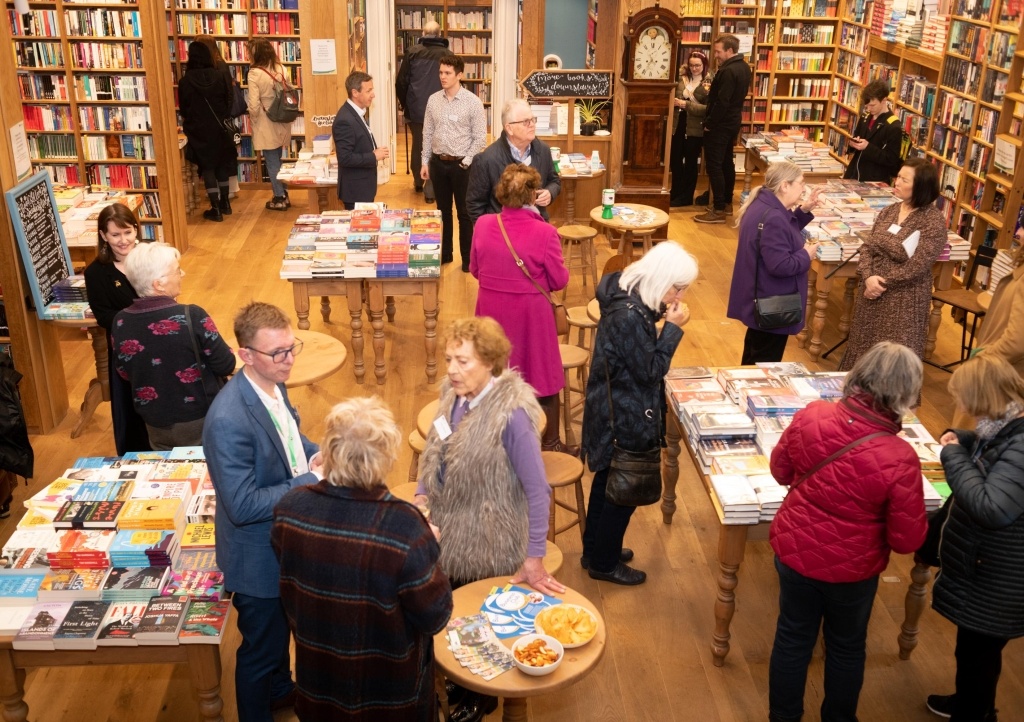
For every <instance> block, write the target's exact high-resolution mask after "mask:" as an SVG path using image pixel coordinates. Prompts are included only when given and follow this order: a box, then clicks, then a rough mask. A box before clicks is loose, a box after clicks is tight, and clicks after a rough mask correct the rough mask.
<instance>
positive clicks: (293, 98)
mask: <svg viewBox="0 0 1024 722" xmlns="http://www.w3.org/2000/svg"><path fill="white" fill-rule="evenodd" d="M256 69H257V70H262V71H263V72H264V73H266V74H267V75H269V76H270V79H271V80H273V81H274V99H273V100H272V101H271V102H270V107H269V108H264V109H263V110H264V112H266V114H267V118H269V119H270V120H272V121H274V122H275V123H291V122H292V121H293V120H295V119H296V118H297V117H299V91H298V90H296V89H295V88H293V87H292V86H290V85H288V81H287V80H285V79H284V76H283V75H282V76H281V77H280V78H277V77H274V74H273V73H271V72H270V71H269V70H267V69H266V68H256ZM261 103H262V101H261Z"/></svg>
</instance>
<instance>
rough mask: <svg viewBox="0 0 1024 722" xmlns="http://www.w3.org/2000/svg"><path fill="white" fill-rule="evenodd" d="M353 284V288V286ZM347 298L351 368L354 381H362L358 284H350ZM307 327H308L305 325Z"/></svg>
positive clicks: (361, 327) (359, 293)
mask: <svg viewBox="0 0 1024 722" xmlns="http://www.w3.org/2000/svg"><path fill="white" fill-rule="evenodd" d="M353 286H355V288H353ZM346 298H348V315H349V316H351V318H352V320H351V321H350V322H349V323H350V325H351V327H352V356H353V357H354V358H353V363H352V370H353V372H354V373H355V375H356V383H357V384H361V383H363V377H364V376H365V375H366V367H365V365H364V364H363V294H362V291H361V290H360V284H351V285H349V287H348V291H347V293H346ZM307 328H309V327H308V326H307Z"/></svg>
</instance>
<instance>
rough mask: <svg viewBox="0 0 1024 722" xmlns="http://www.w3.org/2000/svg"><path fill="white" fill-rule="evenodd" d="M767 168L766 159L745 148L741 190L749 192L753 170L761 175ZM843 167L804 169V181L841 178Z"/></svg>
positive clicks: (812, 181)
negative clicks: (816, 169)
mask: <svg viewBox="0 0 1024 722" xmlns="http://www.w3.org/2000/svg"><path fill="white" fill-rule="evenodd" d="M767 169H768V161H766V160H765V159H764V158H762V157H761V154H760V153H758V152H757V151H756V150H754V149H753V148H747V155H746V159H745V160H744V162H743V192H744V193H749V192H750V183H751V180H752V179H753V176H754V171H757V172H758V173H761V174H762V175H763V174H764V172H765V171H766V170H767ZM844 171H845V169H843V168H839V169H837V170H834V171H826V172H822V171H817V172H815V171H804V181H806V182H807V184H808V185H812V184H814V183H824V182H825V181H827V180H831V179H835V178H842V177H843V173H844Z"/></svg>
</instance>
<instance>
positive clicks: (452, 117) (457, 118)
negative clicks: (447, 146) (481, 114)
mask: <svg viewBox="0 0 1024 722" xmlns="http://www.w3.org/2000/svg"><path fill="white" fill-rule="evenodd" d="M448 120H450V121H451V122H453V123H457V122H458V120H459V116H458V115H456V114H455V113H452V114H451V115H449V116H448Z"/></svg>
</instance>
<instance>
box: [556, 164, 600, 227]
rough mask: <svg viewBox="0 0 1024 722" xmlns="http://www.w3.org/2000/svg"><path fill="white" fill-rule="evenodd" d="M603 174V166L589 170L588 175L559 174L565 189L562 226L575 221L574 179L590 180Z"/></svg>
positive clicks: (569, 224)
mask: <svg viewBox="0 0 1024 722" xmlns="http://www.w3.org/2000/svg"><path fill="white" fill-rule="evenodd" d="M603 175H604V168H599V169H598V170H595V171H591V172H590V175H559V176H558V177H559V179H561V181H562V188H564V189H565V223H563V224H562V225H564V226H571V225H573V224H574V223H576V181H581V180H592V179H594V178H600V177H601V176H603Z"/></svg>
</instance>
